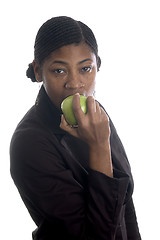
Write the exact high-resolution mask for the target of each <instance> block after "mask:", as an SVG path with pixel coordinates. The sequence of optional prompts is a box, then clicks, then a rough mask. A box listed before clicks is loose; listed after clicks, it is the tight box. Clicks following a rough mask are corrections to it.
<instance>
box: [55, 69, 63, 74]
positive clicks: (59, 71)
mask: <svg viewBox="0 0 160 240" xmlns="http://www.w3.org/2000/svg"><path fill="white" fill-rule="evenodd" d="M53 72H55V73H57V74H63V73H64V70H63V69H54V70H53Z"/></svg>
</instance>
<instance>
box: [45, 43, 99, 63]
mask: <svg viewBox="0 0 160 240" xmlns="http://www.w3.org/2000/svg"><path fill="white" fill-rule="evenodd" d="M85 58H90V59H91V60H93V61H94V60H95V59H96V56H95V54H94V53H93V51H92V50H91V48H90V47H89V46H88V45H87V44H86V43H80V44H70V45H66V46H63V47H61V48H58V49H56V50H55V51H53V52H52V53H51V54H50V55H49V57H48V58H47V59H46V61H49V62H50V61H53V60H57V59H58V60H60V59H61V60H62V59H63V60H64V61H67V62H68V61H72V60H74V61H76V60H77V61H80V60H83V59H85Z"/></svg>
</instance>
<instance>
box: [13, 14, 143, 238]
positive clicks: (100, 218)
mask: <svg viewBox="0 0 160 240" xmlns="http://www.w3.org/2000/svg"><path fill="white" fill-rule="evenodd" d="M100 64H101V61H100V57H99V56H98V46H97V42H96V39H95V36H94V34H93V32H92V31H91V29H90V28H89V27H88V26H86V25H85V24H83V23H82V22H79V21H75V20H74V19H72V18H69V17H55V18H52V19H50V20H48V21H47V22H45V23H44V24H43V25H42V26H41V28H40V29H39V31H38V33H37V36H36V40H35V46H34V61H33V62H32V63H31V64H30V65H29V68H28V70H27V76H28V77H29V78H31V79H32V81H36V82H43V85H42V87H41V89H40V92H39V94H38V97H37V100H36V103H35V105H34V106H33V107H32V108H31V109H30V110H29V111H28V112H27V114H26V115H25V116H24V118H23V119H22V120H21V122H20V123H19V124H18V126H17V128H16V130H15V133H14V135H13V137H12V141H11V147H10V156H11V175H12V178H13V180H14V182H15V184H16V186H17V188H18V190H19V193H20V195H21V197H22V200H23V201H24V204H25V205H26V207H27V209H28V211H29V213H30V215H31V217H32V219H33V220H34V222H35V223H36V225H37V229H36V230H35V231H34V232H33V239H36V240H40V239H41V240H44V239H45V240H52V239H60V240H63V239H69V240H71V239H83V240H84V239H91V240H102V239H103V240H113V239H116V240H118V239H123V240H127V239H132V240H138V239H141V237H140V234H139V230H138V225H137V220H136V214H135V210H134V205H133V201H132V193H133V180H132V174H131V169H130V165H129V163H128V160H127V157H126V154H125V150H124V148H123V146H122V143H121V141H120V139H119V137H118V135H117V132H116V130H115V128H114V125H113V123H112V121H111V120H110V119H109V117H108V116H107V114H106V112H105V110H104V109H103V107H102V106H101V105H100V104H99V103H98V102H97V101H95V99H94V97H93V94H94V91H95V81H96V73H97V71H98V70H99V68H100ZM80 94H82V95H85V96H86V97H87V113H86V114H85V115H84V114H83V112H82V110H81V108H80V103H79V98H80V96H79V95H80ZM69 95H74V98H73V110H74V113H75V117H76V120H77V123H78V126H76V127H75V126H70V125H69V124H68V123H67V122H66V120H65V118H64V116H63V115H62V112H61V103H62V101H63V100H64V99H65V98H66V97H67V96H69ZM22 238H23V236H22Z"/></svg>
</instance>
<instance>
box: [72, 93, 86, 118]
mask: <svg viewBox="0 0 160 240" xmlns="http://www.w3.org/2000/svg"><path fill="white" fill-rule="evenodd" d="M73 112H74V115H75V118H76V120H77V123H80V122H82V121H83V119H84V116H85V114H84V113H83V111H82V109H81V105H80V95H79V93H76V94H75V95H74V97H73Z"/></svg>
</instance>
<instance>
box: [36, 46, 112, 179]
mask: <svg viewBox="0 0 160 240" xmlns="http://www.w3.org/2000/svg"><path fill="white" fill-rule="evenodd" d="M33 66H34V72H35V77H36V79H37V81H39V82H41V81H43V85H44V87H45V90H46V92H47V94H48V96H49V97H50V99H51V101H52V102H53V104H54V105H55V106H56V107H57V108H58V109H60V106H61V103H62V101H63V100H64V99H65V98H66V97H67V96H69V95H74V98H73V110H74V113H75V117H76V120H77V122H78V127H76V128H73V127H71V126H70V125H68V123H67V122H66V121H65V118H64V116H63V115H62V119H61V124H60V127H61V128H62V129H63V130H65V131H66V132H68V133H69V134H71V135H73V136H75V137H77V138H79V139H81V140H83V141H85V142H86V143H87V144H88V146H89V156H90V158H89V164H90V167H91V168H92V169H94V170H96V171H99V172H102V173H104V174H106V175H107V176H109V177H113V167H112V160H111V150H110V128H109V119H108V116H107V114H106V113H105V112H104V110H103V109H102V108H101V107H100V106H99V104H98V103H97V102H96V101H95V99H94V97H93V93H94V90H95V83H96V73H97V60H96V56H95V54H94V53H93V51H91V49H90V47H89V46H88V45H87V44H85V43H80V44H78V45H76V44H70V45H67V46H64V47H61V48H59V49H57V50H55V51H54V52H53V53H51V54H50V56H49V57H48V58H46V59H45V60H44V62H43V65H42V66H41V68H40V67H39V65H38V64H37V63H36V62H35V61H34V62H33ZM80 94H82V95H85V96H86V97H87V114H84V113H83V112H82V110H81V107H80V100H79V98H80V96H79V95H80Z"/></svg>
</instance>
